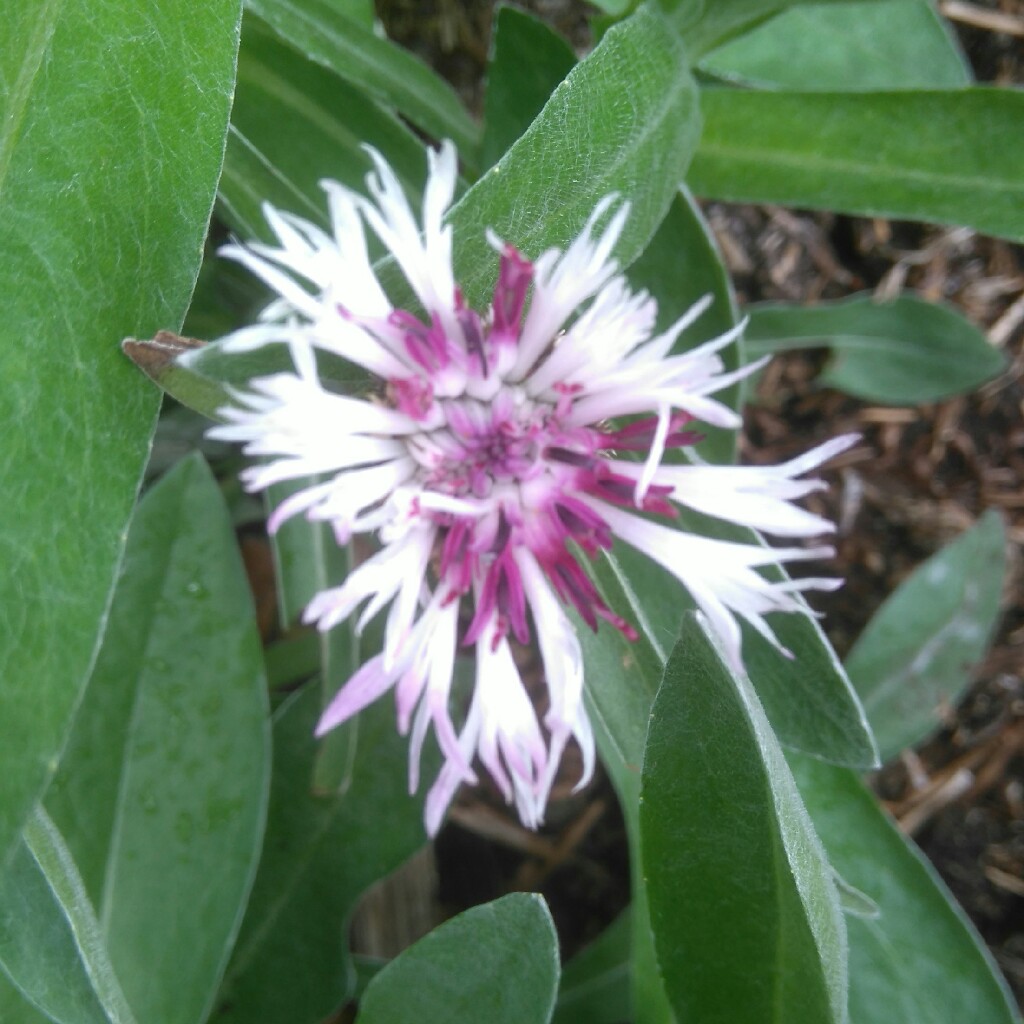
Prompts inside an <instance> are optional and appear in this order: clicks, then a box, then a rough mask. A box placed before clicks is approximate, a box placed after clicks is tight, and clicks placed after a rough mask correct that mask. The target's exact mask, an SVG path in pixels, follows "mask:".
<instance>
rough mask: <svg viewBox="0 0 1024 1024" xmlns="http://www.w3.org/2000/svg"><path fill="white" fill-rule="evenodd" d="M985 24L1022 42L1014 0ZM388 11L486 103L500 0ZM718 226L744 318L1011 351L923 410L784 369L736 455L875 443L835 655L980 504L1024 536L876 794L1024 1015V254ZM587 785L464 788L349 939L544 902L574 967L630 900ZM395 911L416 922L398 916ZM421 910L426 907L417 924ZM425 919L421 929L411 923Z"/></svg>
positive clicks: (833, 507)
mask: <svg viewBox="0 0 1024 1024" xmlns="http://www.w3.org/2000/svg"><path fill="white" fill-rule="evenodd" d="M526 6H528V7H530V8H531V9H533V10H534V11H535V12H536V13H538V14H539V15H540V16H541V17H542V18H544V19H545V20H547V21H548V22H549V23H550V24H552V25H553V26H554V27H556V28H557V29H559V30H560V31H561V32H562V33H563V34H565V35H566V36H567V37H568V38H569V39H570V40H571V41H572V42H573V44H574V46H576V47H577V49H579V50H580V51H581V52H582V51H583V50H584V49H585V48H586V47H587V45H588V40H589V36H588V32H589V29H588V21H587V17H588V13H590V12H589V10H588V9H587V8H586V7H584V6H582V5H580V4H578V3H575V2H569V0H549V2H544V0H536V2H533V3H530V4H527V5H526ZM959 6H960V7H963V6H964V5H959ZM972 9H973V10H974V11H975V12H978V11H980V12H981V14H982V16H983V15H984V14H985V12H986V11H988V12H993V11H995V12H998V13H1001V14H1003V15H1006V16H1008V17H1009V18H1010V19H1011V21H1012V20H1013V19H1016V23H1019V25H1020V26H1021V27H1024V2H1019V0H1004V2H1001V3H997V2H995V0H992V2H989V3H984V4H976V5H973V7H972ZM379 13H380V14H381V16H382V18H383V20H384V22H385V24H386V26H387V31H388V34H389V35H390V36H391V38H393V39H395V40H396V41H398V42H400V43H402V44H403V45H405V46H407V47H409V48H410V49H412V50H413V51H415V52H417V53H419V54H420V55H421V56H422V57H423V58H424V59H425V60H427V61H428V62H429V63H431V64H433V65H434V66H435V67H436V68H437V69H438V70H439V71H440V72H441V73H442V74H444V75H445V76H446V77H448V78H449V80H451V81H452V82H453V83H454V84H455V85H456V87H457V88H458V89H459V90H460V92H461V94H462V95H463V96H464V98H465V99H466V101H467V103H468V104H469V106H470V108H471V109H474V110H479V108H480V106H481V99H482V82H483V74H484V68H485V66H486V58H487V47H488V40H489V38H490V23H491V17H492V10H491V5H490V4H489V3H487V2H484V0H474V2H468V3H457V2H456V0H434V2H420V0H416V2H415V3H414V2H412V0H387V2H386V3H384V4H382V5H381V7H380V10H379ZM970 15H971V10H968V12H967V16H968V17H969V16H970ZM982 20H984V18H982ZM954 27H955V29H956V31H957V33H958V35H959V37H960V39H961V42H962V44H963V46H964V49H965V52H966V53H967V55H968V57H969V59H970V61H971V62H972V65H973V67H974V69H975V73H976V75H977V77H978V79H979V80H981V81H997V82H999V83H1001V84H1008V83H1017V84H1020V83H1022V82H1024V56H1022V50H1024V46H1022V43H1021V39H1020V38H1019V37H1016V38H1015V37H1013V36H1010V35H1006V34H1005V33H999V32H995V31H992V30H991V29H990V28H986V27H977V26H974V25H971V24H966V23H964V22H962V21H958V22H955V23H954ZM705 212H706V215H707V217H708V220H709V222H710V224H711V225H712V228H713V229H714V231H715V233H716V235H717V237H718V240H719V243H720V245H721V248H722V251H723V253H724V254H725V256H726V260H727V262H728V264H729V268H730V271H731V272H732V275H733V279H734V282H735V287H736V290H737V294H738V297H739V299H740V301H741V303H744V304H745V303H749V302H755V301H760V300H765V299H784V300H786V301H789V302H812V301H815V300H818V299H822V298H839V297H841V296H843V295H847V294H850V293H852V292H856V291H863V290H870V291H873V292H876V293H879V294H882V295H889V294H893V293H894V292H895V291H898V290H899V289H901V288H909V289H912V290H914V291H916V292H918V293H919V294H921V295H923V296H924V297H926V298H928V299H931V300H939V299H942V300H945V301H947V302H951V303H953V304H955V305H956V306H958V307H959V308H960V309H961V310H962V311H963V312H964V313H965V314H966V315H967V316H968V317H969V318H970V319H971V320H972V321H974V322H975V323H976V324H978V325H979V326H980V327H981V328H982V329H983V330H984V331H985V332H986V333H987V335H988V337H989V340H990V341H991V343H992V344H993V345H995V346H997V347H999V348H1001V349H1002V350H1003V351H1004V352H1005V354H1006V356H1007V360H1008V369H1007V370H1006V372H1005V373H1004V374H1003V375H1002V376H1001V377H999V379H997V380H994V381H992V382H990V383H989V384H986V385H985V386H984V387H982V388H981V389H980V390H979V391H978V392H977V393H975V394H972V395H969V396H966V397H960V398H954V399H951V400H949V401H945V402H940V403H936V404H932V405H927V406H921V407H914V408H894V407H881V406H874V405H870V404H866V403H864V402H859V401H857V400H855V399H852V398H849V397H847V396H845V395H843V394H841V393H839V392H837V391H833V390H830V389H828V388H824V387H820V386H818V385H817V384H816V375H817V373H818V371H819V370H820V368H821V366H822V364H823V360H824V354H823V353H820V352H814V351H811V352H803V353H799V354H793V355H787V356H784V357H777V358H776V359H775V360H774V361H773V362H772V364H771V365H770V367H769V368H768V369H767V370H766V371H765V373H764V374H763V377H762V380H761V384H760V388H759V391H758V394H757V397H756V401H755V403H754V404H752V405H751V407H750V408H749V409H748V410H747V413H746V429H745V432H744V437H743V441H742V456H743V459H744V460H745V461H749V462H758V463H761V462H764V463H770V462H777V461H782V460H783V459H785V458H787V457H789V456H791V455H793V454H795V453H796V452H798V451H801V450H804V449H806V448H807V447H808V445H809V444H811V443H815V442H818V441H821V440H824V439H825V438H827V437H831V436H834V435H836V434H838V433H842V432H846V431H850V430H855V431H858V432H860V433H861V434H862V436H863V442H862V444H861V445H859V446H858V447H857V449H855V451H854V452H852V453H849V455H848V456H847V457H845V458H844V459H843V460H841V461H840V462H839V463H837V467H838V468H836V469H835V470H834V471H832V472H831V473H830V474H829V476H830V481H831V482H832V483H833V484H834V486H833V488H832V490H831V491H830V492H829V493H828V495H827V496H821V502H822V505H821V510H822V511H824V512H825V513H827V514H828V515H829V516H831V517H832V518H834V519H836V520H837V521H839V522H840V524H841V532H840V535H839V541H838V558H837V564H836V565H835V566H834V568H835V570H836V571H837V573H838V574H839V575H842V576H843V577H845V579H846V580H847V584H846V586H845V587H844V588H843V589H842V590H840V591H838V592H837V593H836V594H833V595H827V596H821V597H818V598H817V599H816V601H815V604H816V607H818V608H819V609H820V610H822V611H824V612H825V613H826V615H825V619H824V625H825V628H826V630H827V632H828V633H829V635H830V638H831V640H832V642H833V643H834V645H835V646H836V648H837V649H838V651H839V652H840V654H843V653H844V652H846V651H847V650H849V648H850V646H851V644H852V643H853V641H854V640H855V639H856V637H857V635H858V634H859V632H860V631H861V629H862V628H863V627H864V625H865V623H866V622H867V620H868V619H869V617H870V616H871V614H872V613H873V612H874V611H875V609H877V607H878V606H879V605H880V604H881V602H882V601H883V600H884V599H885V597H886V596H887V595H889V594H890V593H891V592H892V590H893V589H894V588H895V587H896V585H897V584H898V583H899V582H900V581H901V580H902V579H903V578H905V577H906V575H907V574H908V573H909V572H910V571H911V570H912V569H913V568H914V567H915V566H916V565H918V564H919V563H920V562H921V561H922V560H924V559H925V558H927V557H928V556H929V555H931V554H932V553H934V552H935V551H937V550H938V549H939V548H940V547H941V546H942V545H943V544H945V543H947V542H948V541H949V540H951V539H952V538H954V537H955V536H957V535H958V534H959V533H961V532H962V531H963V530H964V529H966V528H967V527H969V526H970V525H971V524H972V523H973V522H975V521H976V519H977V518H978V517H979V516H980V515H981V514H982V512H984V511H985V510H986V509H988V508H992V507H996V508H999V509H1000V510H1001V511H1002V513H1003V515H1004V518H1005V522H1006V525H1007V529H1008V535H1009V538H1010V540H1011V550H1010V551H1009V552H1008V554H1009V556H1010V562H1009V572H1008V584H1007V587H1006V592H1005V594H1004V600H1003V611H1002V619H1001V623H1000V625H999V627H998V630H997V632H996V635H995V637H994V639H993V643H992V646H991V649H990V651H989V653H988V655H987V656H986V657H985V659H984V661H983V662H982V664H980V665H978V666H977V667H976V668H975V670H974V678H975V683H974V685H973V687H972V689H971V690H970V692H969V693H968V694H967V696H966V698H965V699H964V701H963V702H962V703H961V704H960V706H959V707H956V708H949V709H947V714H946V720H945V724H944V726H943V727H942V729H941V731H940V732H939V733H938V734H937V735H935V736H934V737H933V738H932V739H930V740H929V741H928V742H927V743H925V744H924V745H923V746H922V747H920V748H919V749H917V750H908V751H905V752H904V753H903V754H902V755H901V756H900V757H899V758H898V759H897V760H896V761H895V762H893V763H891V764H889V765H886V766H885V768H884V769H883V770H882V771H880V772H879V773H877V774H876V776H875V777H874V778H873V780H872V781H873V784H874V786H875V788H876V790H877V792H878V794H879V797H880V798H881V799H882V800H883V802H884V803H885V805H886V806H887V808H888V809H889V810H890V811H891V812H892V814H893V815H894V816H895V818H896V820H897V822H898V823H900V825H901V826H902V827H903V828H904V830H905V831H906V832H907V833H908V834H910V835H912V836H913V837H914V839H915V840H916V841H917V842H918V843H919V844H920V846H921V847H922V849H923V850H924V851H925V853H926V854H927V855H928V857H929V858H930V859H931V861H932V863H933V864H934V865H935V867H936V868H937V869H938V871H939V873H940V874H941V875H942V877H943V878H944V879H945V880H946V882H947V883H948V885H949V886H950V888H951V889H952V891H953V892H954V894H955V895H956V897H957V899H959V900H960V902H961V903H962V905H963V906H964V908H965V909H966V911H967V913H968V914H969V915H970V917H971V918H972V920H973V921H974V923H975V924H976V926H977V927H978V929H979V930H980V932H981V934H982V935H983V936H984V938H985V940H986V942H988V944H989V946H990V948H991V949H992V952H993V954H994V956H995V958H996V960H997V961H998V963H999V965H1000V967H1001V968H1002V970H1003V971H1004V973H1005V975H1006V977H1007V978H1008V980H1009V982H1010V984H1011V986H1012V987H1013V988H1014V990H1015V992H1016V994H1017V996H1018V999H1020V1000H1022V1001H1024V679H1022V666H1024V595H1022V589H1021V587H1020V579H1021V565H1020V558H1019V545H1020V543H1021V541H1022V540H1024V419H1022V416H1021V412H1022V410H1024V381H1022V372H1024V252H1022V250H1021V248H1020V247H1016V246H1013V245H1010V244H1008V243H1005V242H1002V241H998V240H994V239H991V238H987V237H984V236H980V235H977V234H975V233H973V232H971V231H968V230H965V229H961V228H952V229H950V228H939V227H932V226H927V225H921V224H915V223H902V222H892V221H884V220H877V219H875V220H871V219H859V218H851V217H845V216H837V215H833V214H820V213H806V212H802V211H794V210H788V209H779V208H772V207H763V206H738V205H726V204H720V203H711V204H708V205H707V206H706V210H705ZM577 777H578V764H575V763H573V762H572V757H571V756H567V758H566V764H565V765H564V768H563V773H562V779H564V781H563V782H560V783H558V784H557V785H556V789H555V792H554V795H553V799H552V801H551V806H550V810H549V816H548V817H549V821H548V824H547V825H546V826H545V828H544V829H543V830H542V831H541V832H540V833H539V834H534V833H531V832H528V831H526V830H524V829H523V828H522V827H521V826H520V825H519V824H518V822H517V820H516V819H515V816H514V814H511V813H510V812H509V811H508V810H507V809H506V808H505V806H504V804H503V802H502V801H501V799H500V797H499V796H498V795H497V794H496V793H494V792H490V791H488V790H487V789H486V788H483V787H482V788H479V789H476V790H472V791H468V790H467V791H464V792H462V793H461V794H460V796H459V798H458V799H457V801H456V804H455V806H454V808H453V810H452V814H451V817H450V820H449V823H448V825H447V826H446V827H445V828H444V829H443V831H442V832H441V834H440V836H439V837H438V839H437V842H436V844H435V846H434V848H433V852H432V853H431V852H430V851H429V850H428V851H427V853H426V854H424V855H423V856H421V857H418V858H416V859H415V860H414V862H413V863H412V865H411V866H410V867H409V868H406V869H404V872H403V873H402V874H401V875H400V876H399V878H398V879H397V880H395V881H392V882H390V883H389V884H388V885H385V886H383V887H382V888H381V889H379V890H378V891H377V892H375V893H374V894H373V895H372V896H371V897H370V899H369V900H368V901H367V903H366V905H365V906H364V907H363V910H362V913H361V914H360V916H359V919H358V920H357V922H356V924H355V926H354V936H355V942H356V945H357V947H358V948H360V949H362V950H364V951H366V952H373V953H377V954H380V955H393V954H394V953H396V952H397V951H398V950H399V949H400V948H402V947H403V946H404V945H406V944H407V943H408V942H409V941H412V940H413V939H414V938H416V937H418V934H419V933H422V931H424V930H426V929H427V928H429V927H430V926H431V925H432V924H434V923H436V922H437V921H438V920H441V919H443V918H445V917H447V916H449V915H451V914H453V913H456V912H458V911H459V910H462V909H464V908H466V907H468V906H471V905H474V904H476V903H479V902H482V901H485V900H490V899H494V898H496V897H498V896H500V895H502V894H504V893H506V892H509V891H512V890H521V889H531V890H538V891H540V892H542V893H543V894H544V896H545V897H546V898H547V900H548V902H549V904H550V906H551V909H552V913H553V916H554V918H555V921H556V924H557V926H558V929H559V933H560V939H561V942H562V947H563V953H564V954H565V955H566V956H570V955H572V953H574V952H575V951H576V950H578V949H579V948H580V947H581V946H582V945H583V944H585V943H586V942H587V941H589V940H590V939H591V938H592V937H594V936H595V935H596V934H597V933H598V932H599V931H600V930H601V929H602V928H603V927H604V926H605V925H606V924H607V923H608V922H609V921H611V920H612V919H613V918H614V917H615V915H616V914H617V913H618V911H619V910H620V909H621V908H622V907H624V906H625V905H626V903H627V901H628V898H629V882H628V857H627V852H626V837H625V831H624V828H623V824H622V819H621V815H620V813H619V810H618V807H617V805H616V801H615V797H614V794H613V792H612V790H611V787H610V785H609V783H608V781H607V779H606V778H604V777H603V776H599V777H598V778H597V779H596V780H595V781H594V782H593V783H592V784H591V785H590V786H588V787H587V789H586V790H584V791H583V792H582V793H579V794H575V795H573V794H571V792H570V791H571V787H572V782H573V780H574V779H575V778H577ZM396 902H397V903H398V905H399V906H400V907H401V908H402V909H403V911H404V913H403V914H400V915H395V914H394V913H393V912H392V911H391V910H389V909H388V908H389V907H391V908H392V910H393V908H394V906H395V904H396ZM414 904H415V905H418V906H419V911H418V912H416V913H415V914H412V909H413V906H414ZM410 915H412V916H414V917H415V918H416V921H417V923H416V925H415V926H413V927H412V928H411V929H410V927H409V926H408V923H407V922H408V919H409V917H410ZM396 919H400V920H399V923H395V921H396ZM401 921H405V922H406V923H404V924H403V923H401Z"/></svg>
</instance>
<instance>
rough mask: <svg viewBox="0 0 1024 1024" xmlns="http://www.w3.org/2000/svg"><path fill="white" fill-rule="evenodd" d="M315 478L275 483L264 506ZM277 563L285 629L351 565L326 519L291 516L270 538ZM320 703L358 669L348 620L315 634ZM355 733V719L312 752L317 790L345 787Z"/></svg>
mask: <svg viewBox="0 0 1024 1024" xmlns="http://www.w3.org/2000/svg"><path fill="white" fill-rule="evenodd" d="M319 480H320V478H315V477H307V478H304V479H302V480H296V481H291V482H289V483H287V484H278V485H276V486H274V487H272V488H270V489H269V490H268V491H267V495H266V497H267V502H266V504H267V508H268V510H269V509H273V508H274V507H276V506H277V505H278V504H279V503H280V502H281V501H283V500H284V499H285V498H286V497H288V496H289V495H290V494H293V493H295V492H296V491H300V490H302V489H304V488H306V487H310V486H313V485H315V484H316V483H317V482H319ZM271 547H272V549H273V553H274V565H275V567H276V570H277V572H276V574H275V575H276V577H277V594H278V609H279V614H280V617H281V622H282V624H283V625H285V626H286V627H287V626H289V625H291V624H293V623H295V622H297V621H298V620H299V619H300V617H301V615H302V610H303V609H304V608H305V607H306V605H307V604H309V602H310V601H311V600H312V599H313V597H314V596H315V595H316V594H318V593H321V592H322V591H324V590H327V589H329V588H330V587H336V586H339V585H340V584H341V583H342V582H343V581H344V579H345V577H346V576H347V575H348V573H349V569H350V566H351V564H352V551H351V548H350V547H342V546H340V545H339V544H338V541H337V539H336V537H335V536H334V531H333V529H332V528H331V525H330V524H329V523H323V522H320V523H314V522H310V521H309V520H308V519H306V518H305V517H304V516H296V517H295V518H293V519H290V520H288V521H287V522H285V523H283V524H282V525H281V528H280V529H279V530H277V532H276V533H275V534H274V535H273V537H271ZM317 642H318V647H319V659H318V661H319V665H318V668H319V674H320V682H321V690H322V694H323V697H322V701H321V705H322V707H327V705H328V704H329V703H330V701H331V700H332V699H333V697H334V695H335V694H336V693H337V692H338V690H339V689H340V688H341V686H342V685H343V684H344V683H345V682H346V681H347V680H348V679H349V677H350V676H351V675H352V674H353V673H354V672H355V671H356V669H357V668H359V664H360V653H359V652H360V640H359V637H358V636H357V635H356V631H355V626H354V624H353V623H351V622H346V623H342V624H339V625H337V626H335V627H334V629H331V630H329V631H328V632H326V633H320V632H318V633H317ZM358 735H359V721H358V719H354V720H352V721H350V722H346V723H345V724H344V725H343V726H341V727H340V728H338V729H332V730H331V732H330V733H329V734H328V735H327V736H325V737H324V738H323V740H322V741H321V742H320V744H319V746H318V750H317V760H316V766H315V767H314V770H313V788H314V790H315V791H316V792H320V793H329V792H331V791H334V790H340V791H343V790H344V789H346V788H347V787H348V783H349V780H350V777H351V771H352V763H353V759H354V757H355V752H356V744H357V741H358Z"/></svg>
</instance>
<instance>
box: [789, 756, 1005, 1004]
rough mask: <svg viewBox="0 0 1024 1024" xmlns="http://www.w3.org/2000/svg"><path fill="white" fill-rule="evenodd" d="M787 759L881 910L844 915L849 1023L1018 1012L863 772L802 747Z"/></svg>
mask: <svg viewBox="0 0 1024 1024" xmlns="http://www.w3.org/2000/svg"><path fill="white" fill-rule="evenodd" d="M790 765H791V767H792V769H793V774H794V775H795V777H796V780H797V783H798V784H799V787H800V793H801V795H802V796H803V799H804V801H805V803H806V805H807V809H808V811H809V812H810V814H811V818H812V820H813V821H814V825H815V827H816V828H817V830H818V833H819V835H820V836H821V839H822V842H823V843H824V844H825V848H826V850H827V851H828V855H829V858H830V859H831V861H832V864H833V865H834V867H835V869H836V870H837V871H838V872H839V874H840V875H841V876H842V877H843V879H844V880H845V881H846V882H848V883H849V884H850V885H853V886H856V887H857V888H858V889H859V890H860V891H861V892H863V893H864V894H865V895H866V896H868V897H869V898H870V899H871V900H873V901H874V903H875V904H877V906H878V909H879V914H878V916H877V917H875V918H870V919H868V918H863V917H850V918H847V929H848V931H849V939H850V1024H890V1022H892V1021H899V1022H900V1024H964V1022H965V1021H979V1022H980V1021H984V1022H985V1024H1013V1022H1016V1021H1019V1017H1018V1015H1017V1013H1016V1011H1015V1009H1014V1008H1013V1002H1012V998H1013V997H1012V996H1011V995H1010V993H1009V991H1008V990H1007V988H1006V985H1005V983H1004V982H1003V981H1002V979H1001V978H1000V977H999V975H998V972H997V971H996V969H995V965H994V964H993V963H992V958H991V956H990V955H989V953H988V951H987V950H986V949H985V946H984V943H983V942H982V940H981V938H980V936H979V935H978V934H977V933H976V932H975V930H974V928H973V927H972V926H971V924H970V922H969V921H968V920H967V917H966V915H965V914H964V912H963V911H962V910H961V909H960V908H959V907H958V906H957V905H956V903H955V902H954V900H953V898H952V896H951V895H950V894H949V891H948V890H947V889H946V887H945V885H943V883H942V881H941V880H940V879H939V877H938V875H936V873H935V870H934V869H933V868H932V867H931V866H930V865H929V864H928V862H927V861H926V860H925V858H924V857H923V856H922V855H921V853H920V852H919V851H918V850H917V848H916V847H915V846H914V845H913V844H912V843H911V842H910V841H909V840H907V839H905V838H904V837H903V836H901V835H900V834H899V832H898V831H897V830H896V829H895V828H894V827H893V825H892V824H891V823H890V822H889V821H888V819H887V818H886V816H885V814H884V813H883V812H882V810H881V809H880V808H879V806H878V803H877V801H876V800H875V798H874V797H873V796H872V795H871V793H869V792H868V790H867V789H866V788H865V786H864V784H863V783H862V782H861V781H860V780H859V779H858V778H857V776H856V775H855V774H854V773H853V772H851V771H849V770H848V769H844V768H836V767H833V766H832V765H827V764H822V763H821V762H820V761H816V760H813V759H812V758H809V757H801V756H797V755H793V756H792V757H791V758H790Z"/></svg>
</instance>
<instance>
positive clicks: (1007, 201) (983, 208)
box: [689, 86, 1024, 241]
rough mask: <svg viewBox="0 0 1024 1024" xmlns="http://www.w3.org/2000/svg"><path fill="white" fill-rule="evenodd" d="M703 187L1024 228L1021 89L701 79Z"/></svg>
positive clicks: (1015, 233)
mask: <svg viewBox="0 0 1024 1024" xmlns="http://www.w3.org/2000/svg"><path fill="white" fill-rule="evenodd" d="M701 109H702V110H703V113H704V118H705V122H706V123H705V128H704V134H703V135H702V136H701V142H700V148H699V149H698V151H697V155H696V157H695V158H694V161H693V166H692V168H691V172H690V176H689V183H690V187H691V188H692V189H693V191H694V192H696V193H697V195H700V196H705V197H707V198H711V199H729V200H739V201H742V202H755V203H783V204H790V205H794V206H807V207H811V208H813V209H825V210H838V211H840V212H842V213H853V214H865V215H868V216H881V217H901V218H909V219H911V220H926V221H938V222H940V223H946V224H965V225H967V226H968V227H971V228H975V229H976V230H978V231H983V232H986V233H988V234H992V235H996V236H998V237H1001V238H1009V239H1012V240H1014V241H1021V240H1024V177H1022V175H1021V173H1020V168H1021V164H1022V162H1024V133H1022V132H1021V131H1020V125H1021V123H1022V120H1024V90H1019V89H997V88H989V87H984V86H976V87H974V88H970V89H951V90H947V91H943V90H932V91H920V92H918V91H912V90H903V91H897V92H878V93H835V92H832V93H794V92H755V91H750V90H740V89H705V90H703V92H702V94H701Z"/></svg>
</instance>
